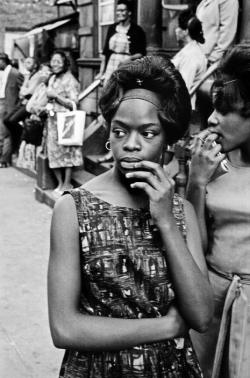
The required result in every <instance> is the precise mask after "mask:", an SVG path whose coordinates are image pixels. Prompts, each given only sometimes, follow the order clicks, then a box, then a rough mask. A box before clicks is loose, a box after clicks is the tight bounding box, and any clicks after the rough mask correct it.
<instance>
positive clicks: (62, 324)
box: [50, 306, 188, 351]
mask: <svg viewBox="0 0 250 378" xmlns="http://www.w3.org/2000/svg"><path fill="white" fill-rule="evenodd" d="M54 320H55V321H53V315H51V316H50V323H51V333H52V338H53V341H54V344H55V346H56V347H58V348H63V349H67V348H73V349H80V350H86V351H98V350H102V351H104V350H121V349H127V348H132V347H134V346H136V345H140V344H144V343H152V342H159V341H163V340H167V339H172V338H174V337H181V336H183V335H184V334H186V333H187V331H188V330H187V327H186V325H185V323H184V320H183V319H182V318H181V317H180V315H179V312H178V311H177V310H176V309H175V307H174V306H172V307H171V308H170V311H169V315H166V316H164V317H161V318H150V319H146V318H143V319H118V318H109V317H101V316H89V315H83V314H81V313H79V312H77V313H74V314H73V315H72V314H71V315H70V316H67V314H61V315H58V316H57V317H56V318H55V319H54Z"/></svg>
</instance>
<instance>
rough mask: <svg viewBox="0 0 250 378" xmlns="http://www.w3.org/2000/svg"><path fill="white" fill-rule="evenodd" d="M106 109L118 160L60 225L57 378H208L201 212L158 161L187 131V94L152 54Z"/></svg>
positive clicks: (64, 206)
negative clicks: (197, 348) (202, 343)
mask: <svg viewBox="0 0 250 378" xmlns="http://www.w3.org/2000/svg"><path fill="white" fill-rule="evenodd" d="M100 107H101V110H102V114H103V116H104V118H105V119H106V121H107V124H108V126H109V130H110V131H109V134H110V145H111V149H112V152H113V155H114V160H115V165H114V167H113V168H112V169H111V170H109V171H107V172H106V173H104V174H102V175H99V176H97V177H96V178H94V179H93V180H91V181H89V182H88V183H86V184H85V185H83V186H82V187H80V188H78V189H74V190H71V191H70V192H67V193H65V195H64V196H63V197H61V198H60V199H59V201H58V202H57V203H56V206H55V209H54V213H53V218H52V226H51V254H50V261H49V271H48V300H49V318H50V327H51V334H52V338H53V341H54V344H55V345H56V346H57V347H58V348H64V349H66V353H65V356H64V360H63V364H62V367H61V372H60V377H64V378H73V377H74V378H76V377H79V378H80V377H82V378H83V377H92V378H94V377H95V378H98V377H102V378H108V377H109V378H115V377H120V378H122V377H123V378H128V377H143V378H167V377H168V378H170V377H179V378H181V377H183V378H184V377H193V378H194V377H202V373H201V371H200V368H199V365H198V363H197V359H196V356H195V353H194V351H193V348H192V345H191V343H190V339H189V336H188V332H187V330H188V329H189V328H194V329H195V330H196V331H198V332H204V331H205V330H206V329H207V327H208V324H209V322H210V319H211V316H212V309H213V302H212V296H211V289H210V285H209V283H208V279H207V272H206V266H205V260H204V256H203V253H202V250H201V241H200V236H199V232H198V225H197V221H196V217H195V215H194V211H193V209H192V206H190V204H189V203H188V202H187V201H185V200H183V199H181V198H180V197H179V196H178V195H175V194H174V182H173V180H172V179H171V178H169V177H168V176H167V175H166V173H165V172H164V170H163V168H162V164H161V163H162V162H163V160H164V156H163V155H164V148H165V147H166V145H167V144H168V143H170V144H172V143H174V142H175V141H177V139H179V138H180V137H181V136H182V135H183V133H184V132H185V130H186V129H187V127H188V121H189V117H190V100H189V95H188V91H187V89H186V86H185V84H184V81H183V79H182V78H181V75H180V74H179V72H178V71H177V70H176V69H175V68H174V65H173V64H172V63H171V62H170V61H169V60H164V59H163V58H159V57H145V58H141V59H138V60H135V61H133V62H130V63H127V64H125V65H122V66H121V67H120V68H119V69H118V70H117V71H115V72H114V73H113V74H112V76H111V78H110V80H109V82H108V84H107V86H106V87H105V89H104V93H103V96H102V98H101V100H100Z"/></svg>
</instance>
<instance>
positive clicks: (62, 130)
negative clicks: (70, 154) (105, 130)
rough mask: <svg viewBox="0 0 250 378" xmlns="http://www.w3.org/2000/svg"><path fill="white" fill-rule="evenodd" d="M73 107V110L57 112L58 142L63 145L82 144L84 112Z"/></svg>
mask: <svg viewBox="0 0 250 378" xmlns="http://www.w3.org/2000/svg"><path fill="white" fill-rule="evenodd" d="M74 108H75V107H74ZM74 108H73V111H69V112H58V113H57V132H58V144H61V145H63V146H82V145H83V134H84V127H85V119H86V112H85V111H83V110H76V108H75V109H74Z"/></svg>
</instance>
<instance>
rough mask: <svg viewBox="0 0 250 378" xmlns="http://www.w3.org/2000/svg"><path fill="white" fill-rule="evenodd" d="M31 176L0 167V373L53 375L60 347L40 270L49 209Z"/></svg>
mask: <svg viewBox="0 0 250 378" xmlns="http://www.w3.org/2000/svg"><path fill="white" fill-rule="evenodd" d="M34 186H35V180H34V179H32V178H30V177H27V176H26V175H24V174H23V173H21V172H19V171H17V170H16V169H14V168H11V167H10V168H7V169H0V225H1V226H0V259H1V264H0V303H1V310H0V350H1V356H0V377H5V378H45V377H46V378H56V377H58V370H59V368H60V364H61V360H62V356H63V351H62V350H58V349H56V348H55V347H54V346H53V344H52V341H51V338H50V332H49V324H48V315H47V313H48V310H47V287H46V278H47V277H46V275H47V264H48V256H49V228H50V220H51V209H50V208H49V207H48V206H46V205H45V204H41V203H39V202H37V201H36V200H35V198H34Z"/></svg>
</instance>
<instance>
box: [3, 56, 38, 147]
mask: <svg viewBox="0 0 250 378" xmlns="http://www.w3.org/2000/svg"><path fill="white" fill-rule="evenodd" d="M24 65H25V68H26V70H27V71H28V74H27V75H26V76H25V79H24V82H23V85H22V87H21V89H20V92H19V102H18V104H17V105H16V106H15V108H14V109H13V111H12V112H11V113H10V114H8V116H7V117H5V118H4V123H5V125H6V127H7V128H8V130H9V132H10V134H11V138H12V153H17V152H18V149H19V146H20V142H21V135H22V129H23V128H22V126H21V125H20V122H21V121H24V120H25V118H26V117H28V116H29V114H28V112H27V110H26V104H27V102H28V100H29V99H30V97H31V96H32V94H33V93H34V90H35V88H36V86H37V85H38V84H39V83H40V75H39V72H38V69H39V64H38V62H37V61H36V60H35V59H34V58H32V57H28V58H26V59H25V62H24Z"/></svg>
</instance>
